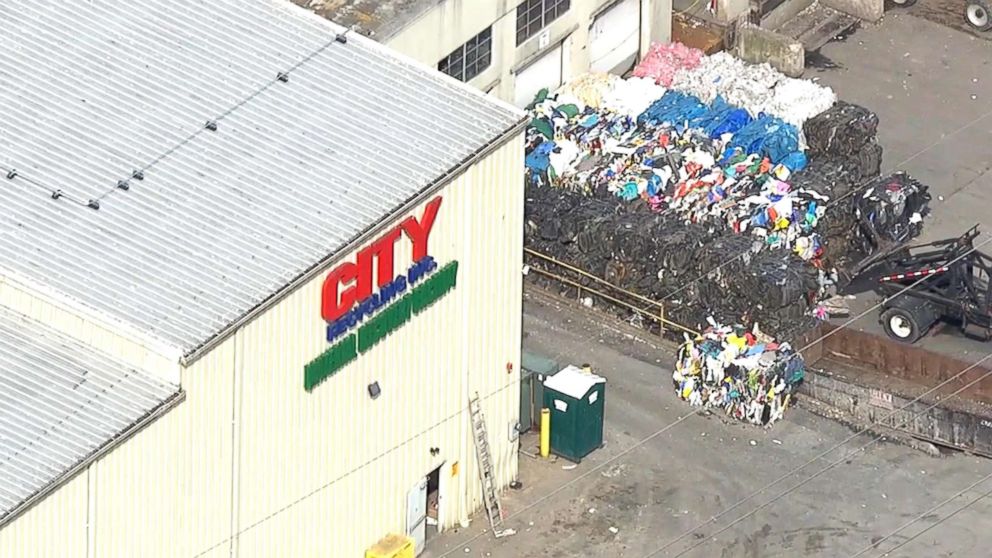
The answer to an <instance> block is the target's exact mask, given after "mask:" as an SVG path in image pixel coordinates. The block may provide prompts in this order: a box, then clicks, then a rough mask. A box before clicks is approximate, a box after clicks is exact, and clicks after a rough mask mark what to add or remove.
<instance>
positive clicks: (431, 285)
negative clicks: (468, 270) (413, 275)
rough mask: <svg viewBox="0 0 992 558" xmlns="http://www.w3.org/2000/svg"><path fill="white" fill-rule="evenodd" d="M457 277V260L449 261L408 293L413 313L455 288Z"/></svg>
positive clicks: (418, 311) (419, 311)
mask: <svg viewBox="0 0 992 558" xmlns="http://www.w3.org/2000/svg"><path fill="white" fill-rule="evenodd" d="M457 279H458V262H451V263H449V264H448V265H446V266H444V267H442V268H441V271H438V272H437V273H435V274H434V275H432V276H431V277H430V278H429V279H427V280H426V281H424V282H423V283H421V284H420V286H419V287H417V288H416V289H414V290H413V292H412V293H410V296H411V299H412V300H411V301H410V306H411V308H410V309H411V310H412V311H413V313H414V314H419V313H421V312H423V311H424V310H425V309H426V308H427V307H429V306H430V305H432V304H434V303H435V302H437V301H438V300H439V299H440V298H441V297H443V296H444V295H445V294H447V293H448V291H450V290H451V289H453V288H455V283H456V282H457Z"/></svg>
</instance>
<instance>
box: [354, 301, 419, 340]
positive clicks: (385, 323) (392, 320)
mask: <svg viewBox="0 0 992 558" xmlns="http://www.w3.org/2000/svg"><path fill="white" fill-rule="evenodd" d="M409 320H410V295H407V296H404V297H403V298H401V299H399V300H397V301H396V302H395V303H393V304H392V305H391V306H390V307H389V308H386V309H385V310H383V311H382V312H380V313H379V314H378V315H377V316H376V317H374V318H372V319H371V320H369V322H368V323H367V324H365V325H363V326H362V327H361V328H359V330H358V350H359V352H362V353H364V352H365V351H367V350H369V349H371V348H372V347H373V346H375V344H376V343H378V342H379V341H382V340H383V339H384V338H385V337H386V336H387V335H389V334H390V333H392V332H394V331H396V330H397V329H399V328H400V327H402V326H403V324H405V323H406V322H407V321H409Z"/></svg>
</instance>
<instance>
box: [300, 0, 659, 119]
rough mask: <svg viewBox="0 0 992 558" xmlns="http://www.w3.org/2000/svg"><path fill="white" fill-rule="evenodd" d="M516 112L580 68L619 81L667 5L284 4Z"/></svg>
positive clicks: (423, 0) (398, 0)
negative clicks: (448, 77) (371, 41)
mask: <svg viewBox="0 0 992 558" xmlns="http://www.w3.org/2000/svg"><path fill="white" fill-rule="evenodd" d="M293 2H296V3H297V4H299V5H301V6H304V7H306V8H308V9H311V10H314V11H315V12H316V13H318V14H320V15H322V16H324V17H326V18H328V19H330V20H332V21H334V22H336V23H340V24H342V25H345V26H347V27H349V28H352V29H354V30H355V31H356V32H359V33H363V34H365V35H367V36H369V37H371V38H373V39H375V40H377V41H379V42H381V43H383V44H385V45H388V46H390V47H392V48H394V49H396V50H397V51H399V52H402V53H403V54H406V55H407V56H410V57H412V58H414V59H416V60H419V61H420V62H423V63H424V64H427V65H429V66H435V67H437V68H438V70H440V71H442V72H445V73H447V74H449V75H451V76H453V77H455V78H457V79H460V80H462V81H465V82H468V83H470V84H472V85H474V86H475V87H478V88H479V89H482V90H483V91H485V92H487V93H491V94H492V95H494V96H496V97H499V98H501V99H503V100H505V101H508V102H512V103H514V104H516V105H517V106H521V107H522V106H525V105H527V104H528V103H530V101H531V100H532V99H533V98H534V95H535V94H536V93H537V92H538V91H540V90H541V89H542V88H544V87H547V88H550V89H555V88H556V87H558V86H559V85H561V84H563V83H566V82H568V81H569V80H570V79H572V78H574V77H576V76H579V75H581V74H584V73H586V72H588V71H594V72H612V73H616V74H623V73H624V72H626V71H627V70H630V69H631V68H633V66H634V64H635V63H636V61H637V59H638V58H639V57H640V55H642V54H644V53H646V52H647V49H648V47H650V45H651V42H652V41H654V42H660V43H665V42H668V41H670V40H671V36H672V0H293Z"/></svg>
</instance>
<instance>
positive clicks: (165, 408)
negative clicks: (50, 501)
mask: <svg viewBox="0 0 992 558" xmlns="http://www.w3.org/2000/svg"><path fill="white" fill-rule="evenodd" d="M185 400H186V392H185V391H184V390H183V389H182V388H178V390H177V391H176V393H175V394H173V395H172V396H171V397H169V398H168V399H166V400H165V401H163V402H162V403H160V404H159V405H157V406H156V407H154V408H152V409H151V410H150V411H149V412H148V413H146V414H145V415H144V416H143V417H141V418H139V419H138V420H137V421H135V422H134V423H133V424H132V425H130V426H128V427H127V428H125V429H124V430H123V431H121V433H120V434H118V435H117V436H116V437H114V438H111V439H110V440H107V441H106V442H105V443H104V444H103V445H101V446H100V447H98V448H97V449H95V450H93V452H91V453H90V454H89V455H87V456H86V457H84V458H82V459H80V460H79V462H78V463H76V464H75V465H73V466H72V467H70V468H69V469H68V470H67V471H65V472H64V473H62V474H61V475H59V476H57V477H55V478H54V479H53V480H52V481H51V482H49V483H48V484H46V485H45V486H43V487H41V488H39V489H38V490H37V491H35V493H34V494H32V495H30V496H28V497H27V498H25V499H24V500H23V501H22V502H21V503H20V504H17V505H16V506H14V508H13V509H11V510H10V511H9V512H8V513H7V515H4V516H2V517H0V530H3V528H4V527H6V526H7V525H9V524H10V523H11V522H13V521H14V520H15V519H17V518H18V517H20V516H22V515H24V513H25V512H27V511H28V510H30V509H31V508H33V507H34V506H35V505H37V504H38V503H40V502H41V501H42V500H44V499H45V498H46V497H47V496H49V495H50V494H51V493H53V492H55V491H56V490H58V489H59V488H61V487H62V486H64V485H65V484H66V483H68V482H69V481H71V480H73V479H74V478H76V475H78V474H79V473H81V472H83V471H85V470H86V469H87V468H88V467H89V466H90V465H91V464H92V463H93V462H94V461H96V460H98V459H100V458H101V457H103V456H104V455H106V454H108V453H110V452H111V451H112V450H114V449H115V448H117V446H120V445H121V444H123V443H124V442H126V441H128V440H130V439H131V438H132V437H133V436H134V435H135V434H137V433H138V432H140V431H141V430H143V429H144V428H145V427H146V426H148V425H150V424H151V423H153V422H155V421H156V420H158V419H159V418H161V417H162V416H164V415H165V414H167V413H168V412H169V411H171V410H172V409H174V408H176V406H178V405H179V404H180V403H182V402H183V401H185Z"/></svg>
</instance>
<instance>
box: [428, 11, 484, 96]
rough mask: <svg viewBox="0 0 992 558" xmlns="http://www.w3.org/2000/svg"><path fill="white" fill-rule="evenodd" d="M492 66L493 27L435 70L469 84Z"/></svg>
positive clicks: (453, 53) (482, 32)
mask: <svg viewBox="0 0 992 558" xmlns="http://www.w3.org/2000/svg"><path fill="white" fill-rule="evenodd" d="M492 65H493V26H492V25H490V26H489V27H486V28H485V29H483V30H482V31H480V32H479V33H477V34H476V35H475V36H474V37H472V38H471V39H469V40H467V41H465V43H464V44H462V45H461V46H459V47H458V48H456V49H455V50H453V51H451V52H450V53H448V55H447V56H445V57H444V58H442V59H441V60H440V61H438V63H437V70H438V71H439V72H441V73H444V74H447V75H449V76H451V77H453V78H455V79H457V80H459V81H463V82H466V83H467V82H469V81H471V80H473V79H475V78H476V77H478V76H479V75H481V74H482V73H483V72H485V71H486V70H488V69H489V68H490V67H492Z"/></svg>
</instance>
